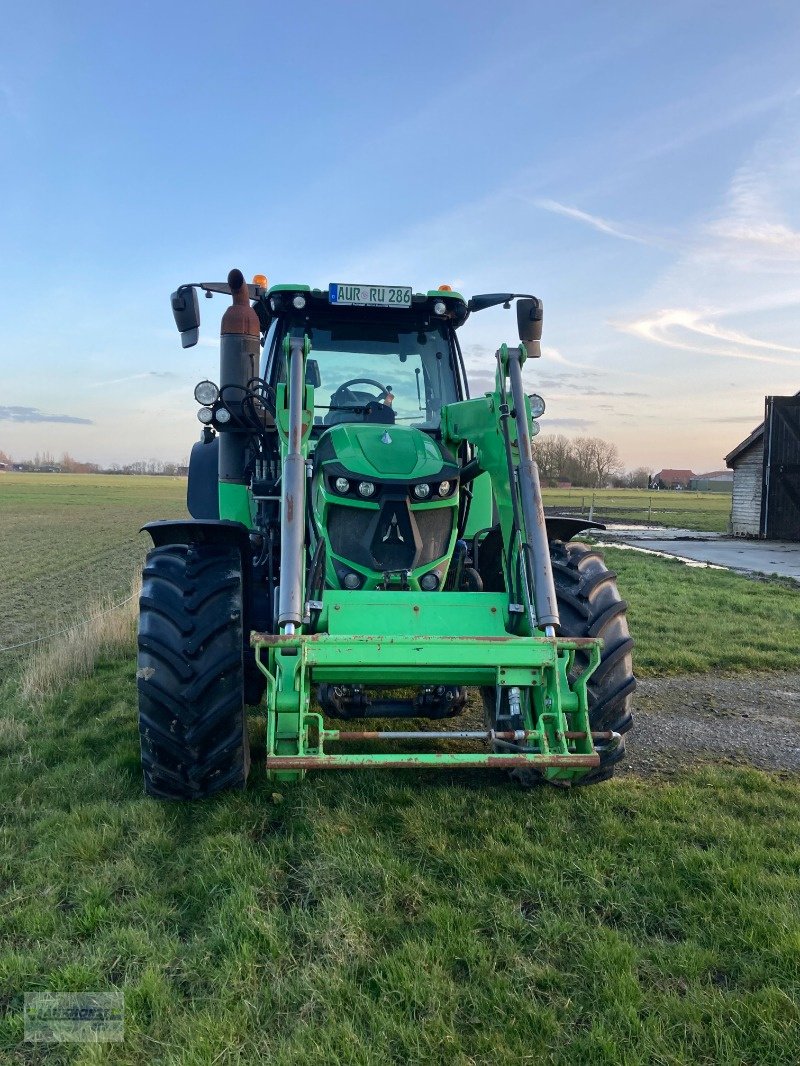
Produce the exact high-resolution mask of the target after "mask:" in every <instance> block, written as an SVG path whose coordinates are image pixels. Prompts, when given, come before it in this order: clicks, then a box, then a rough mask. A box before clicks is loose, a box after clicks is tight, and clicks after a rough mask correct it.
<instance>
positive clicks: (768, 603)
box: [602, 546, 800, 676]
mask: <svg viewBox="0 0 800 1066" xmlns="http://www.w3.org/2000/svg"><path fill="white" fill-rule="evenodd" d="M602 551H603V554H604V556H605V558H606V561H607V563H608V565H609V566H610V567H611V569H612V570H614V571H615V572H616V574H617V575H618V585H619V589H620V592H621V594H622V596H623V598H624V599H625V600H627V601H628V620H629V623H630V627H631V632H632V634H633V636H634V638H635V640H636V649H635V652H634V661H635V667H636V672H637V673H638V674H639V675H640V676H646V675H653V674H679V673H695V672H705V671H710V670H717V671H724V672H726V673H733V672H741V671H747V670H800V586H798V585H797V583H796V582H794V581H791V580H790V579H788V578H786V579H782V578H764V579H757V578H749V577H744V576H741V575H739V574H734V573H731V572H729V571H727V570H715V569H712V568H709V567H702V566H699V567H695V566H686V565H685V564H684V563H682V562H680V561H679V560H677V559H662V558H659V557H658V556H652V555H645V554H644V553H642V552H636V551H630V550H628V551H626V550H624V549H620V548H610V547H605V546H603V549H602Z"/></svg>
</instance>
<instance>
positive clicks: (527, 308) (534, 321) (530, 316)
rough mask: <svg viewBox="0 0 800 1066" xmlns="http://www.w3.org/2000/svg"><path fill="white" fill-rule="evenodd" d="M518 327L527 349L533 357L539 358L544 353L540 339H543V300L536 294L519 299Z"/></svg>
mask: <svg viewBox="0 0 800 1066" xmlns="http://www.w3.org/2000/svg"><path fill="white" fill-rule="evenodd" d="M517 327H518V328H519V339H520V340H521V341H522V343H523V344H524V345H525V351H526V352H527V353H528V355H529V356H530V358H531V359H538V358H539V356H540V355H541V354H542V348H541V345H540V344H539V341H540V340H541V339H542V301H541V300H537V299H536V297H535V296H529V297H527V298H526V299H524V300H517Z"/></svg>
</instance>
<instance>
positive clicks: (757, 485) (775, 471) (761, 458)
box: [725, 392, 800, 541]
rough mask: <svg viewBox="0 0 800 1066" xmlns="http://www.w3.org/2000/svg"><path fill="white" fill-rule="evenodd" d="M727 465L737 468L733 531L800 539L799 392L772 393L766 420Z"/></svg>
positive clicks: (768, 398) (732, 516)
mask: <svg viewBox="0 0 800 1066" xmlns="http://www.w3.org/2000/svg"><path fill="white" fill-rule="evenodd" d="M725 465H726V466H728V467H730V469H731V470H732V471H733V504H732V510H731V529H732V531H733V533H734V534H738V535H739V536H750V537H765V538H769V539H775V540H791V541H800V392H797V393H795V395H794V396H767V397H766V398H765V418H764V421H763V422H761V423H760V425H758V426H756V428H755V429H754V430H753V432H752V433H751V434H750V435H749V436H748V437H745V439H744V440H743V441H742V442H741V443H740V444H737V445H736V447H735V448H734V449H733V451H731V452H728V454H727V455H726V456H725Z"/></svg>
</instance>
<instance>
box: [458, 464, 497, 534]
mask: <svg viewBox="0 0 800 1066" xmlns="http://www.w3.org/2000/svg"><path fill="white" fill-rule="evenodd" d="M471 488H472V502H471V503H470V505H469V517H468V518H467V525H466V528H465V529H464V536H465V538H466V539H467V540H471V539H472V538H473V537H474V536H475V534H476V533H477V532H478V531H479V530H481V529H488V527H489V526H491V525H492V524H493V508H492V479H491V477H490V476H489V474H479V475H478V477H476V478H475V480H474V481H473V482H472V485H471Z"/></svg>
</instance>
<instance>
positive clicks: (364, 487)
mask: <svg viewBox="0 0 800 1066" xmlns="http://www.w3.org/2000/svg"><path fill="white" fill-rule="evenodd" d="M358 492H359V495H360V496H373V495H374V494H375V486H374V485H373V484H372V482H371V481H359V483H358Z"/></svg>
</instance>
